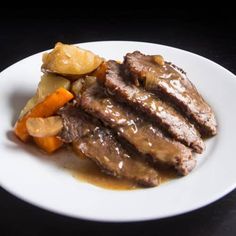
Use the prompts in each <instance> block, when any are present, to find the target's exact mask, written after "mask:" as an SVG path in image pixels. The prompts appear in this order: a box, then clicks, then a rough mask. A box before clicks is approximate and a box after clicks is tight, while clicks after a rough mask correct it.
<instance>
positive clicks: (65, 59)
mask: <svg viewBox="0 0 236 236" xmlns="http://www.w3.org/2000/svg"><path fill="white" fill-rule="evenodd" d="M102 61H103V60H102V58H100V57H99V56H97V55H95V54H94V53H92V52H90V51H88V50H85V49H82V48H79V47H76V46H73V45H68V44H62V43H57V44H56V45H55V48H54V49H53V50H52V51H51V52H50V53H45V54H44V55H43V65H42V71H44V72H45V71H46V72H50V73H56V74H61V75H64V76H68V78H70V79H74V78H78V76H81V75H85V74H88V73H90V72H92V71H94V70H95V69H96V68H97V67H98V66H99V65H100V64H101V63H102Z"/></svg>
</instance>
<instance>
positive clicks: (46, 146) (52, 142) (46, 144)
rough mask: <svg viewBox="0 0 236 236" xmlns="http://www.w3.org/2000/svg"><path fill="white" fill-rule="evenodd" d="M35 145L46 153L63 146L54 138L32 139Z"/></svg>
mask: <svg viewBox="0 0 236 236" xmlns="http://www.w3.org/2000/svg"><path fill="white" fill-rule="evenodd" d="M34 141H35V143H36V144H37V145H38V146H39V147H40V148H41V149H43V150H44V151H46V152H47V153H53V152H54V151H56V150H57V149H58V148H60V147H61V146H62V145H63V142H62V141H61V140H60V139H59V138H57V137H56V136H50V137H43V138H38V137H34Z"/></svg>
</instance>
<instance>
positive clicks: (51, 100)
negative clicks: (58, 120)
mask: <svg viewBox="0 0 236 236" xmlns="http://www.w3.org/2000/svg"><path fill="white" fill-rule="evenodd" d="M73 97H74V96H73V94H72V93H70V92H69V91H68V90H66V89H64V88H59V89H57V90H56V91H55V92H53V93H52V94H50V95H49V96H47V97H46V98H45V99H44V100H43V101H42V102H41V103H39V104H37V105H36V106H35V107H34V108H33V109H32V110H31V111H29V112H28V113H27V114H25V115H24V116H23V117H22V118H21V119H20V120H18V121H17V122H16V124H15V134H16V135H17V136H18V137H19V138H20V139H21V140H22V141H24V142H25V141H27V139H28V138H29V134H28V131H27V128H26V121H27V119H28V118H30V117H48V116H51V115H53V114H54V113H55V112H56V111H57V110H58V109H59V108H60V107H62V106H64V105H65V104H66V103H67V102H69V101H70V100H71V99H72V98H73Z"/></svg>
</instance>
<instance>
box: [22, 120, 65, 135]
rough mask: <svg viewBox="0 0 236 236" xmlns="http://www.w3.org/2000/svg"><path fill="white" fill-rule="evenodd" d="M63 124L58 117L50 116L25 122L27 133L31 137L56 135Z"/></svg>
mask: <svg viewBox="0 0 236 236" xmlns="http://www.w3.org/2000/svg"><path fill="white" fill-rule="evenodd" d="M62 127H63V124H62V120H61V117H60V116H50V117H48V118H41V117H37V118H29V119H28V120H27V121H26V128H27V131H28V133H29V134H30V135H31V136H33V137H40V138H42V137H50V136H55V135H57V134H58V133H59V132H60V130H61V129H62Z"/></svg>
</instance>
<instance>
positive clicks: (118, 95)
mask: <svg viewBox="0 0 236 236" xmlns="http://www.w3.org/2000/svg"><path fill="white" fill-rule="evenodd" d="M106 67H107V69H106V75H105V79H103V83H104V85H105V87H106V88H107V90H108V92H109V93H110V94H112V95H113V96H114V98H115V99H118V100H120V101H122V102H124V103H128V104H129V105H131V106H132V107H133V108H136V109H137V110H141V111H143V112H144V113H145V114H146V115H148V116H149V117H151V118H152V120H153V121H155V123H156V124H157V125H158V126H160V127H161V128H163V129H164V130H166V131H167V132H168V133H169V134H170V135H171V137H173V138H174V139H175V140H177V141H180V142H182V143H184V144H185V145H187V146H189V147H191V148H192V149H193V150H194V151H195V152H198V153H201V152H202V151H203V150H204V142H203V140H202V139H201V138H200V135H199V133H198V131H197V130H196V129H195V127H194V126H193V125H192V124H190V123H189V122H188V121H187V120H186V119H185V118H184V117H183V116H182V115H181V114H180V113H178V112H177V111H176V110H175V109H174V108H173V107H171V106H170V105H169V104H168V103H166V102H164V101H162V100H160V99H159V98H158V97H157V96H155V95H153V94H152V93H150V92H148V91H145V90H144V89H142V88H140V87H136V86H134V85H132V84H131V83H129V82H128V79H127V78H126V77H125V75H124V73H123V65H121V64H118V63H117V62H115V61H108V62H107V63H106Z"/></svg>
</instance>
